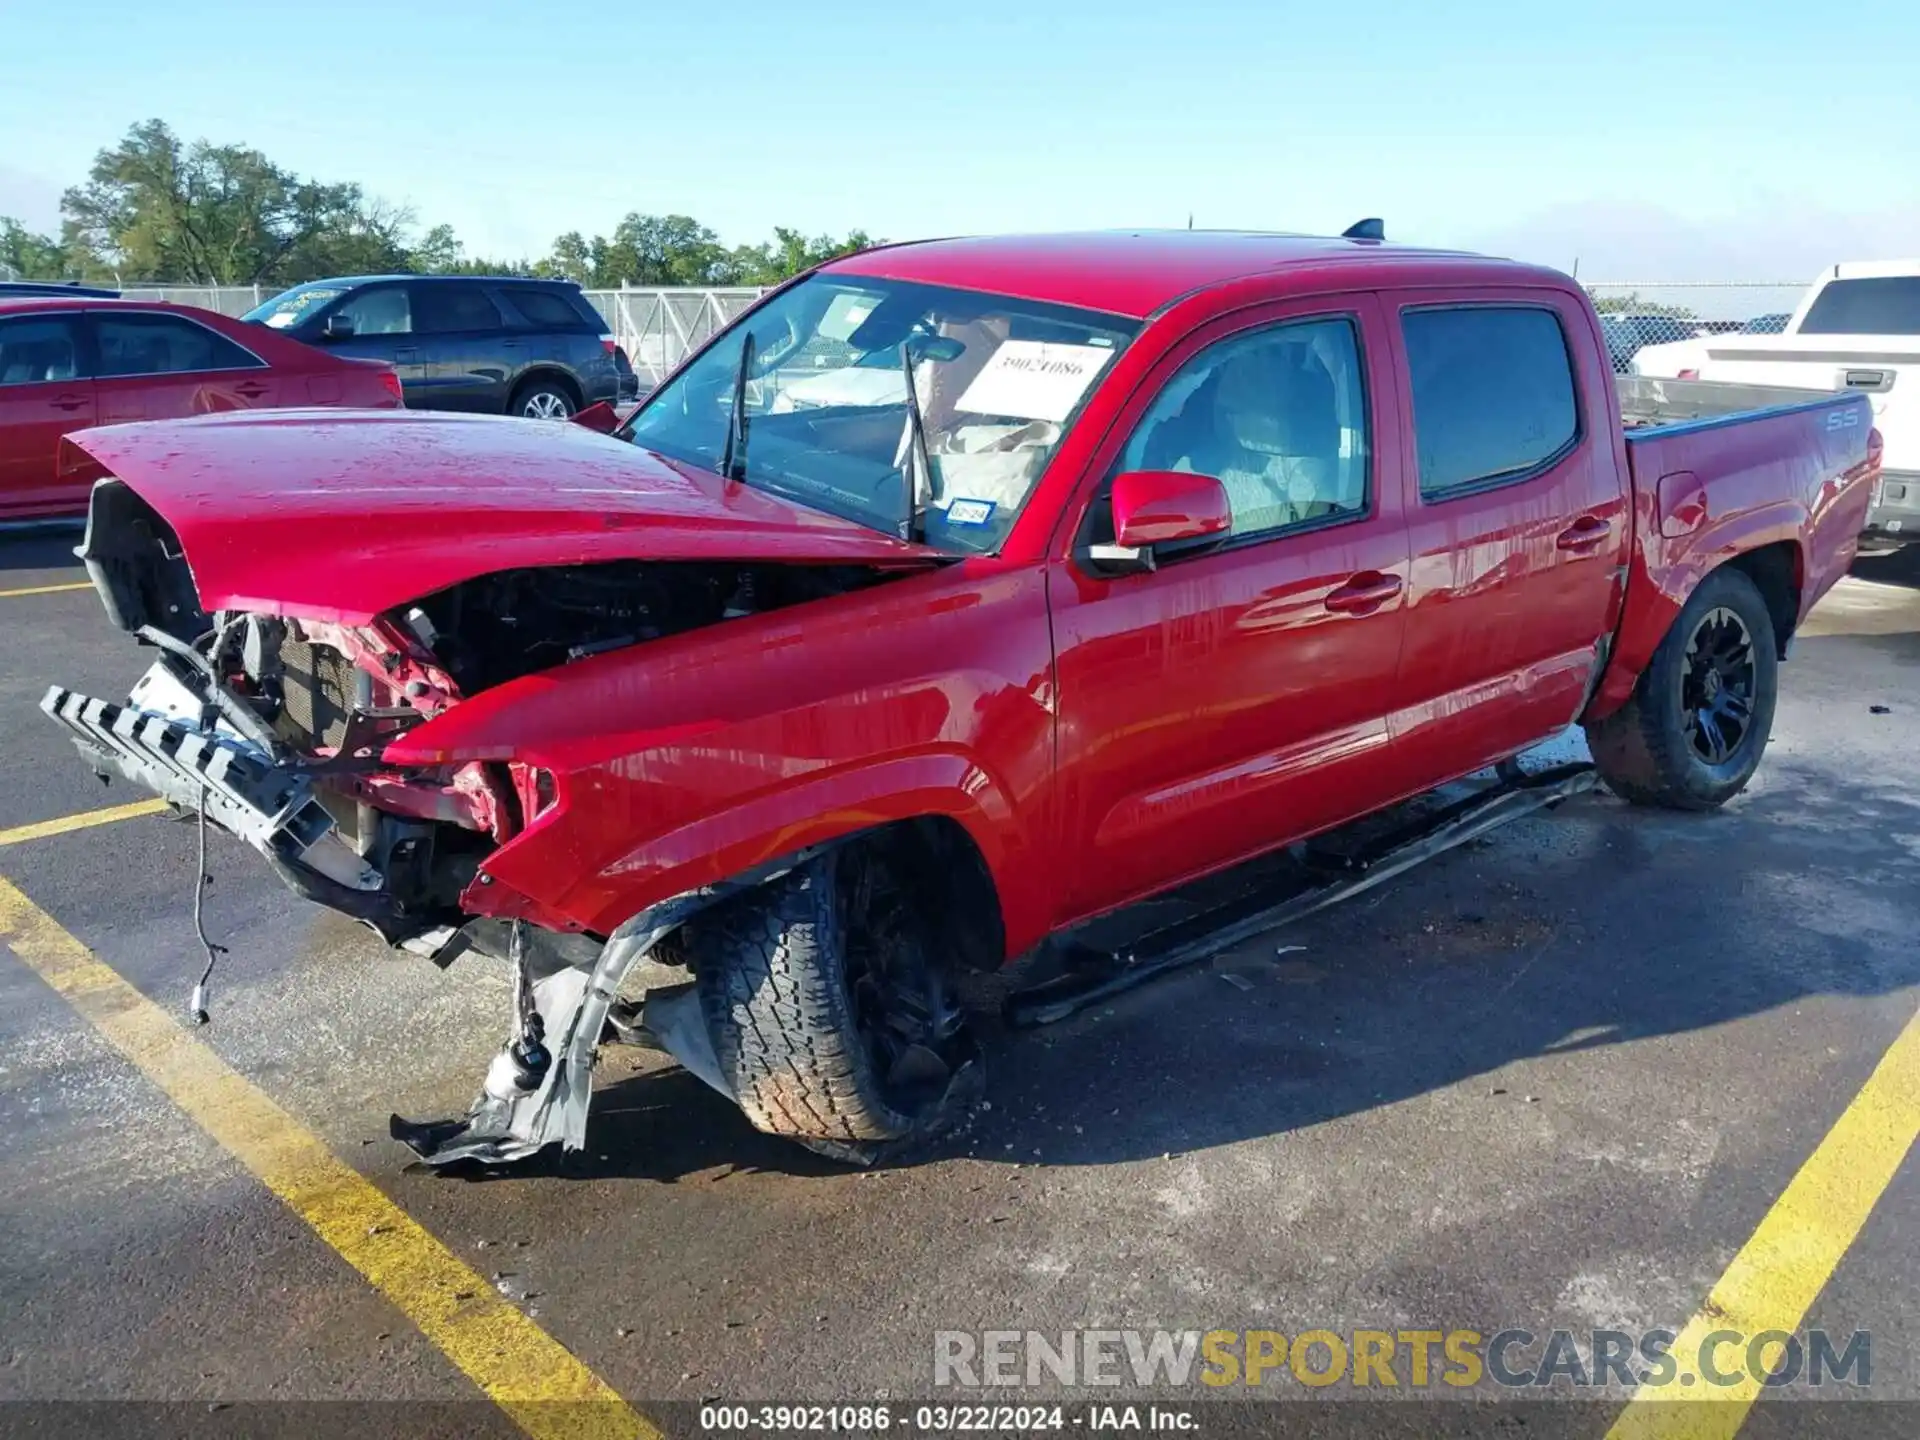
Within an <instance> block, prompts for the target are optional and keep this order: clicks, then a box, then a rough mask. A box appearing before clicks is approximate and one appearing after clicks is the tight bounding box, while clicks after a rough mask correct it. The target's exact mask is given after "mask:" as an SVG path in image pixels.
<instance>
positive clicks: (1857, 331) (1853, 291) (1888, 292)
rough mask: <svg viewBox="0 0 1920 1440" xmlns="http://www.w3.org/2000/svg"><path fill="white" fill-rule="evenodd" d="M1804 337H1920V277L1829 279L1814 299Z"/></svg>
mask: <svg viewBox="0 0 1920 1440" xmlns="http://www.w3.org/2000/svg"><path fill="white" fill-rule="evenodd" d="M1799 333H1800V334H1802V335H1920V275H1862V276H1859V277H1857V278H1855V279H1851V280H1829V281H1828V282H1827V283H1826V284H1825V285H1824V286H1822V287H1821V289H1820V293H1819V294H1818V295H1816V296H1814V299H1813V304H1812V305H1811V306H1810V307H1809V308H1808V310H1807V318H1806V319H1804V320H1802V321H1801V322H1800V330H1799Z"/></svg>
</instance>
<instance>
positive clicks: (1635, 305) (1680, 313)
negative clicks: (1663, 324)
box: [1593, 290, 1695, 320]
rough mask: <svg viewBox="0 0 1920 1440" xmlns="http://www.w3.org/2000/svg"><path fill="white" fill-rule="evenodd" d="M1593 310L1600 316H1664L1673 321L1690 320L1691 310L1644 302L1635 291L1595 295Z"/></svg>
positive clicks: (1654, 302)
mask: <svg viewBox="0 0 1920 1440" xmlns="http://www.w3.org/2000/svg"><path fill="white" fill-rule="evenodd" d="M1593 308H1594V309H1595V310H1597V311H1599V312H1600V313H1601V314H1602V315H1665V316H1667V317H1668V318H1670V319H1673V320H1692V319H1694V318H1695V316H1694V313H1693V311H1692V310H1690V309H1688V308H1687V307H1686V306H1685V305H1668V304H1663V303H1662V302H1660V301H1658V300H1644V299H1642V298H1641V296H1640V292H1639V291H1637V290H1630V291H1628V292H1627V293H1626V294H1625V295H1596V296H1595V297H1594V300H1593Z"/></svg>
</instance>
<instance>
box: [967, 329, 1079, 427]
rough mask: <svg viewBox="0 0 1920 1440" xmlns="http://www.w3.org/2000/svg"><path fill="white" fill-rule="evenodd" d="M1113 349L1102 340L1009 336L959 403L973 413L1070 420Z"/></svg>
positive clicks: (1025, 418) (974, 378) (1027, 418)
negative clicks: (1055, 341) (1078, 341)
mask: <svg viewBox="0 0 1920 1440" xmlns="http://www.w3.org/2000/svg"><path fill="white" fill-rule="evenodd" d="M1112 358H1113V351H1112V350H1110V349H1106V348H1104V347H1102V346H1099V345H1050V344H1048V343H1047V342H1046V341H1044V340H1008V341H1006V342H1005V343H1003V344H1002V345H1001V346H1000V348H999V349H998V350H996V351H994V352H993V358H992V359H990V360H988V361H987V363H986V364H985V365H983V366H982V367H981V369H980V373H979V374H978V375H976V376H974V377H973V383H972V384H971V385H969V386H967V389H966V393H965V394H963V395H962V396H961V397H960V399H959V401H958V402H957V403H956V404H955V406H954V408H955V409H956V410H965V411H967V412H968V413H970V414H974V415H1012V416H1016V417H1018V418H1019V419H1022V420H1053V421H1060V420H1065V419H1066V418H1067V416H1068V415H1070V414H1072V413H1073V407H1074V406H1076V405H1078V404H1079V403H1080V397H1081V396H1082V395H1084V394H1086V393H1087V387H1088V386H1089V385H1091V384H1093V382H1094V378H1095V377H1096V376H1097V375H1099V373H1100V370H1101V368H1102V367H1103V366H1104V365H1105V364H1106V363H1107V362H1108V361H1109V360H1111V359H1112Z"/></svg>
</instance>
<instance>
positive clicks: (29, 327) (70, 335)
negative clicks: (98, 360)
mask: <svg viewBox="0 0 1920 1440" xmlns="http://www.w3.org/2000/svg"><path fill="white" fill-rule="evenodd" d="M93 423H94V399H93V381H92V380H90V379H88V378H87V367H86V364H85V351H84V349H83V347H82V346H81V343H80V327H79V317H78V316H77V315H75V314H73V313H67V314H60V315H21V316H17V317H15V318H13V319H10V320H0V521H4V520H27V519H33V518H36V517H38V516H42V515H57V514H60V513H62V512H64V511H73V512H78V511H81V510H84V509H85V508H86V504H87V489H88V486H87V484H86V482H84V481H80V482H69V483H67V484H64V485H63V484H62V483H61V482H60V480H59V478H58V477H59V456H60V438H61V437H62V436H63V435H70V434H72V433H73V432H74V431H75V430H84V429H85V428H86V427H87V426H89V425H91V424H93Z"/></svg>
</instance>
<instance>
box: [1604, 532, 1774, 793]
mask: <svg viewBox="0 0 1920 1440" xmlns="http://www.w3.org/2000/svg"><path fill="white" fill-rule="evenodd" d="M1721 612H1731V614H1732V615H1733V616H1734V617H1736V618H1737V620H1738V621H1739V623H1740V624H1741V625H1742V626H1744V627H1745V631H1746V634H1747V636H1748V637H1749V638H1750V642H1751V644H1750V649H1751V655H1752V666H1753V675H1752V685H1751V688H1752V696H1751V710H1750V715H1749V718H1748V722H1747V726H1746V729H1745V731H1744V732H1743V733H1742V734H1741V736H1740V739H1739V742H1738V743H1737V744H1736V745H1734V746H1733V747H1732V749H1731V752H1730V753H1729V754H1728V755H1727V756H1726V758H1725V759H1724V760H1722V761H1720V762H1719V763H1713V762H1712V761H1710V760H1709V759H1708V758H1707V757H1706V756H1704V755H1702V754H1701V753H1700V751H1699V750H1698V749H1697V748H1696V740H1695V737H1694V730H1693V718H1692V717H1693V711H1692V709H1691V708H1690V707H1689V704H1688V700H1689V698H1690V697H1694V696H1697V694H1698V690H1697V687H1696V688H1693V689H1690V688H1689V687H1690V680H1689V677H1690V674H1692V673H1694V671H1695V668H1696V667H1695V663H1694V662H1693V661H1691V660H1690V659H1689V655H1688V649H1689V646H1690V645H1691V644H1693V643H1694V642H1695V640H1696V637H1697V636H1700V635H1701V633H1702V626H1703V624H1705V623H1707V622H1709V621H1710V620H1711V619H1712V617H1714V616H1716V615H1718V614H1720V613H1721ZM1717 628H1719V629H1722V630H1724V629H1725V621H1724V620H1722V621H1720V622H1718V626H1717ZM1778 655H1779V650H1778V646H1777V644H1776V642H1775V639H1774V631H1773V618H1772V615H1771V613H1770V612H1769V611H1768V609H1767V602H1766V601H1765V600H1764V599H1763V598H1762V597H1761V594H1760V591H1759V589H1758V588H1757V587H1756V586H1755V585H1754V583H1753V581H1752V580H1751V579H1750V578H1749V577H1748V576H1747V575H1746V573H1745V572H1744V571H1740V570H1732V569H1724V568H1723V569H1720V570H1716V571H1714V572H1713V573H1712V574H1711V575H1709V576H1707V578H1706V579H1705V580H1703V581H1701V582H1700V585H1699V587H1698V588H1697V589H1696V590H1695V591H1694V592H1693V595H1692V597H1691V598H1690V599H1689V600H1688V601H1687V603H1686V605H1685V606H1684V607H1683V608H1682V609H1681V611H1680V614H1679V616H1678V618H1677V619H1675V620H1674V622H1673V625H1672V628H1670V629H1669V630H1668V631H1667V634H1666V638H1665V639H1663V640H1662V641H1661V642H1660V647H1659V648H1658V649H1657V650H1655V651H1654V652H1653V659H1652V661H1651V662H1650V663H1649V664H1648V666H1647V668H1646V670H1645V671H1644V672H1643V673H1642V674H1641V676H1640V680H1639V683H1638V684H1637V685H1635V686H1634V690H1633V696H1632V698H1631V699H1629V700H1628V701H1627V703H1626V704H1625V705H1623V706H1621V707H1620V708H1619V709H1618V710H1616V711H1615V712H1614V713H1613V714H1611V715H1609V716H1607V718H1606V719H1604V720H1600V721H1596V722H1594V723H1591V724H1589V725H1588V726H1587V727H1586V731H1587V744H1588V746H1589V747H1590V748H1591V749H1592V751H1593V758H1594V761H1595V763H1596V764H1597V765H1598V766H1599V768H1600V775H1601V778H1602V779H1604V780H1605V781H1606V782H1607V787H1608V788H1609V789H1610V790H1612V791H1613V792H1614V793H1615V794H1616V795H1619V796H1620V797H1621V798H1622V799H1624V800H1629V801H1631V802H1633V803H1634V804H1636V805H1660V806H1664V807H1666V808H1668V809H1673V810H1712V809H1714V808H1716V807H1718V806H1720V805H1724V804H1725V803H1726V802H1727V801H1728V800H1730V799H1732V798H1733V797H1734V796H1735V795H1737V794H1739V793H1740V791H1741V790H1743V789H1745V788H1746V784H1747V782H1748V781H1749V780H1751V779H1752V778H1753V772H1754V770H1755V769H1756V768H1758V766H1759V764H1760V757H1761V755H1762V754H1763V753H1765V751H1766V748H1767V737H1768V735H1769V734H1770V733H1771V732H1772V729H1773V711H1774V703H1775V701H1776V699H1777V698H1778V694H1779V665H1780V662H1779V658H1778Z"/></svg>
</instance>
